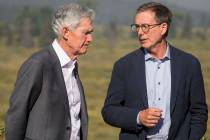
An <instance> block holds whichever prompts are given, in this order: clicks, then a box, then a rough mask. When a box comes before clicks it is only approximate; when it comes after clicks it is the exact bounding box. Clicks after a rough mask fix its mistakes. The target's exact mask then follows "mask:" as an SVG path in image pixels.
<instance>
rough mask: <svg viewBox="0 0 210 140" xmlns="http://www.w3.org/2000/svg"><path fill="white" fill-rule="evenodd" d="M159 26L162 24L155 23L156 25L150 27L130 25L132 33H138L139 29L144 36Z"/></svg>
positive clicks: (147, 25)
mask: <svg viewBox="0 0 210 140" xmlns="http://www.w3.org/2000/svg"><path fill="white" fill-rule="evenodd" d="M160 24H162V23H157V24H152V25H150V24H141V25H139V24H131V30H132V31H133V32H138V31H139V29H140V28H141V30H142V31H143V32H144V33H145V34H146V33H148V32H149V30H150V29H152V28H154V27H156V26H158V25H160Z"/></svg>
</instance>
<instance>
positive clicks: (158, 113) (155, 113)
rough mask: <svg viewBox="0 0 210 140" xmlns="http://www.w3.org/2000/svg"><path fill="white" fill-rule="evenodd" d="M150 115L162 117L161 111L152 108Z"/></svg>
mask: <svg viewBox="0 0 210 140" xmlns="http://www.w3.org/2000/svg"><path fill="white" fill-rule="evenodd" d="M148 115H151V116H156V117H161V112H159V111H154V110H152V111H149V112H148Z"/></svg>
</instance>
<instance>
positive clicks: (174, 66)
mask: <svg viewBox="0 0 210 140" xmlns="http://www.w3.org/2000/svg"><path fill="white" fill-rule="evenodd" d="M170 54H171V102H170V113H171V116H172V114H173V111H174V108H175V104H176V97H177V94H178V92H177V90H178V84H179V80H180V74H181V59H180V57H179V54H178V53H177V50H176V49H175V48H174V47H172V46H170Z"/></svg>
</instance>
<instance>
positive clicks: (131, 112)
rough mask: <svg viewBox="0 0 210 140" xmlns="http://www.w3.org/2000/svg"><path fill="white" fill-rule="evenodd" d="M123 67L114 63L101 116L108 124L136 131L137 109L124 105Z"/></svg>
mask: <svg viewBox="0 0 210 140" xmlns="http://www.w3.org/2000/svg"><path fill="white" fill-rule="evenodd" d="M122 70H123V68H122V67H121V66H120V65H119V63H116V64H115V65H114V68H113V71H112V77H111V81H110V84H109V88H108V93H107V97H106V99H105V103H104V107H103V109H102V116H103V119H104V121H105V122H107V123H108V124H110V125H112V126H115V127H119V128H122V129H126V130H133V131H138V126H137V121H136V118H137V115H138V112H139V110H138V109H133V108H128V107H126V106H124V102H125V100H124V96H125V92H126V91H125V82H124V80H123V78H124V77H123V74H125V73H124V72H123V71H122Z"/></svg>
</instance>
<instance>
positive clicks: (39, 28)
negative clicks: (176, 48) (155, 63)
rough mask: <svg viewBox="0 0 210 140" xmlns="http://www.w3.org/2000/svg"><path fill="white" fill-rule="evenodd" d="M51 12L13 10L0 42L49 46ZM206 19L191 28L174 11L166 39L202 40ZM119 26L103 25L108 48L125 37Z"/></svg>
mask: <svg viewBox="0 0 210 140" xmlns="http://www.w3.org/2000/svg"><path fill="white" fill-rule="evenodd" d="M79 2H80V4H82V5H86V6H88V7H91V8H93V9H95V8H96V5H97V3H96V0H80V1H79ZM53 12H54V11H53V9H52V8H51V7H47V6H44V7H40V8H31V7H29V6H24V7H23V8H21V9H19V10H17V12H16V14H15V18H14V20H13V21H12V22H7V21H4V20H1V21H0V41H1V42H4V43H5V44H6V46H14V47H17V46H21V47H34V46H35V47H36V46H41V47H44V46H46V45H49V42H52V40H53V39H54V37H55V36H54V33H53V30H52V29H51V18H52V14H53ZM206 17H207V15H206V14H205V13H204V14H202V17H201V18H200V19H201V21H198V22H200V24H199V25H200V26H194V25H193V20H195V19H192V17H191V15H190V14H189V13H181V12H175V13H174V18H173V20H172V24H171V29H170V33H169V37H170V38H176V37H180V38H185V39H190V38H192V37H197V38H199V39H201V40H202V41H205V40H206V39H207V36H208V35H207V32H208V28H209V23H208V22H209V20H207V18H206ZM126 26H127V25H126ZM122 27H123V25H120V24H119V23H117V21H115V20H111V21H110V22H108V23H106V24H103V36H104V37H105V38H106V39H107V42H108V45H109V46H110V47H115V46H116V42H117V40H118V39H120V37H121V35H122V34H123V33H125V34H129V32H127V31H126V32H123V28H122ZM127 27H128V26H127ZM96 34H97V33H96ZM130 37H131V38H133V37H136V34H134V33H131V34H130Z"/></svg>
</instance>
